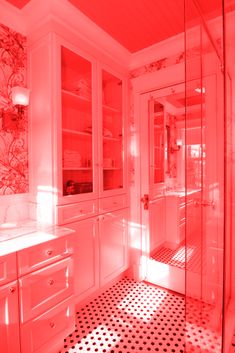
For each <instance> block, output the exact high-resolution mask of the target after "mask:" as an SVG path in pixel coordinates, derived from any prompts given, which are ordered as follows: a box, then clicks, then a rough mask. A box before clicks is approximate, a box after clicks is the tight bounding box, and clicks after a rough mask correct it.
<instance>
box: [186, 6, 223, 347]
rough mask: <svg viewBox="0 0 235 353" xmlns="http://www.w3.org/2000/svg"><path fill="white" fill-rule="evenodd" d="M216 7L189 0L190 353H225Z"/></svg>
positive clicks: (219, 42) (219, 25) (220, 88)
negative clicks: (223, 348)
mask: <svg viewBox="0 0 235 353" xmlns="http://www.w3.org/2000/svg"><path fill="white" fill-rule="evenodd" d="M210 3H211V4H212V2H205V1H204V2H203V1H193V0H185V20H186V23H185V38H186V40H185V44H186V48H185V51H186V53H185V54H186V55H185V57H186V83H185V100H186V122H185V161H186V176H185V181H186V274H185V276H186V284H185V287H186V288H185V290H186V335H185V337H186V342H185V346H186V349H185V351H186V352H188V353H189V352H196V353H197V352H198V353H199V352H213V353H221V352H222V333H223V325H222V324H223V320H222V318H223V260H224V219H223V214H224V209H223V207H224V104H223V97H224V90H223V88H224V86H223V83H224V82H223V71H222V70H221V68H222V67H223V56H222V52H223V48H222V47H221V46H222V43H223V41H222V38H223V37H222V31H223V27H222V21H221V16H222V7H221V5H222V1H221V3H220V1H216V2H213V5H214V6H213V10H216V11H213V13H212V12H211V9H210ZM215 4H216V5H218V7H216V6H215ZM206 5H208V6H206ZM214 16H216V17H214ZM211 21H212V22H213V23H212V22H211ZM216 21H217V22H216ZM213 26H215V27H216V31H215V27H213ZM189 200H190V204H189Z"/></svg>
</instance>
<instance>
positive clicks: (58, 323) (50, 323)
mask: <svg viewBox="0 0 235 353" xmlns="http://www.w3.org/2000/svg"><path fill="white" fill-rule="evenodd" d="M71 299H72V298H68V299H67V300H65V301H63V302H61V303H59V304H58V305H56V306H54V307H53V308H52V309H50V310H48V311H46V312H45V313H44V314H42V315H41V316H37V317H36V318H34V319H33V320H31V321H29V322H27V323H26V324H23V325H22V329H21V337H22V338H21V346H22V351H21V352H22V353H29V352H30V353H45V352H46V353H55V352H57V351H58V350H59V348H61V345H62V344H63V338H64V337H66V336H67V335H68V334H70V333H71V332H72V331H73V330H74V319H73V316H74V311H75V309H74V306H73V304H72V300H71Z"/></svg>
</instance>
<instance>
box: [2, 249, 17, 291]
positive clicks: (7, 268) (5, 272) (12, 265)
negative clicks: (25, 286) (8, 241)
mask: <svg viewBox="0 0 235 353" xmlns="http://www.w3.org/2000/svg"><path fill="white" fill-rule="evenodd" d="M16 273H17V272H16V253H13V254H9V255H5V256H0V285H2V284H4V283H8V282H11V281H13V280H14V279H16Z"/></svg>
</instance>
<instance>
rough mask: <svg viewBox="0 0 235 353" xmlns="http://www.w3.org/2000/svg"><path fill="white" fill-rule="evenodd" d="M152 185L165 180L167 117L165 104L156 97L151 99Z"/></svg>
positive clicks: (150, 151)
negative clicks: (165, 115) (165, 116)
mask: <svg viewBox="0 0 235 353" xmlns="http://www.w3.org/2000/svg"><path fill="white" fill-rule="evenodd" d="M149 144H150V150H149V153H150V173H149V174H150V186H153V185H155V184H158V183H163V182H164V173H165V166H164V164H165V155H164V153H165V118H164V106H163V105H162V104H161V103H159V102H158V101H157V100H155V99H152V98H151V99H150V101H149Z"/></svg>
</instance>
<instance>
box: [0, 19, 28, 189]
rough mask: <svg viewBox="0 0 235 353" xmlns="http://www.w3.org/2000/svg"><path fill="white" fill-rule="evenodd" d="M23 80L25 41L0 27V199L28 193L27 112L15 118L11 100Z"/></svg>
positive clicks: (24, 73) (7, 29)
mask: <svg viewBox="0 0 235 353" xmlns="http://www.w3.org/2000/svg"><path fill="white" fill-rule="evenodd" d="M25 79H26V38H25V37H24V36H22V35H21V34H19V33H17V32H15V31H13V30H11V29H10V28H8V27H6V26H4V25H2V24H0V195H6V194H19V193H25V192H28V186H29V185H28V144H27V135H28V131H27V123H28V119H27V111H25V112H24V113H23V114H18V112H17V109H16V107H14V106H13V104H12V100H11V88H12V87H14V86H25Z"/></svg>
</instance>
